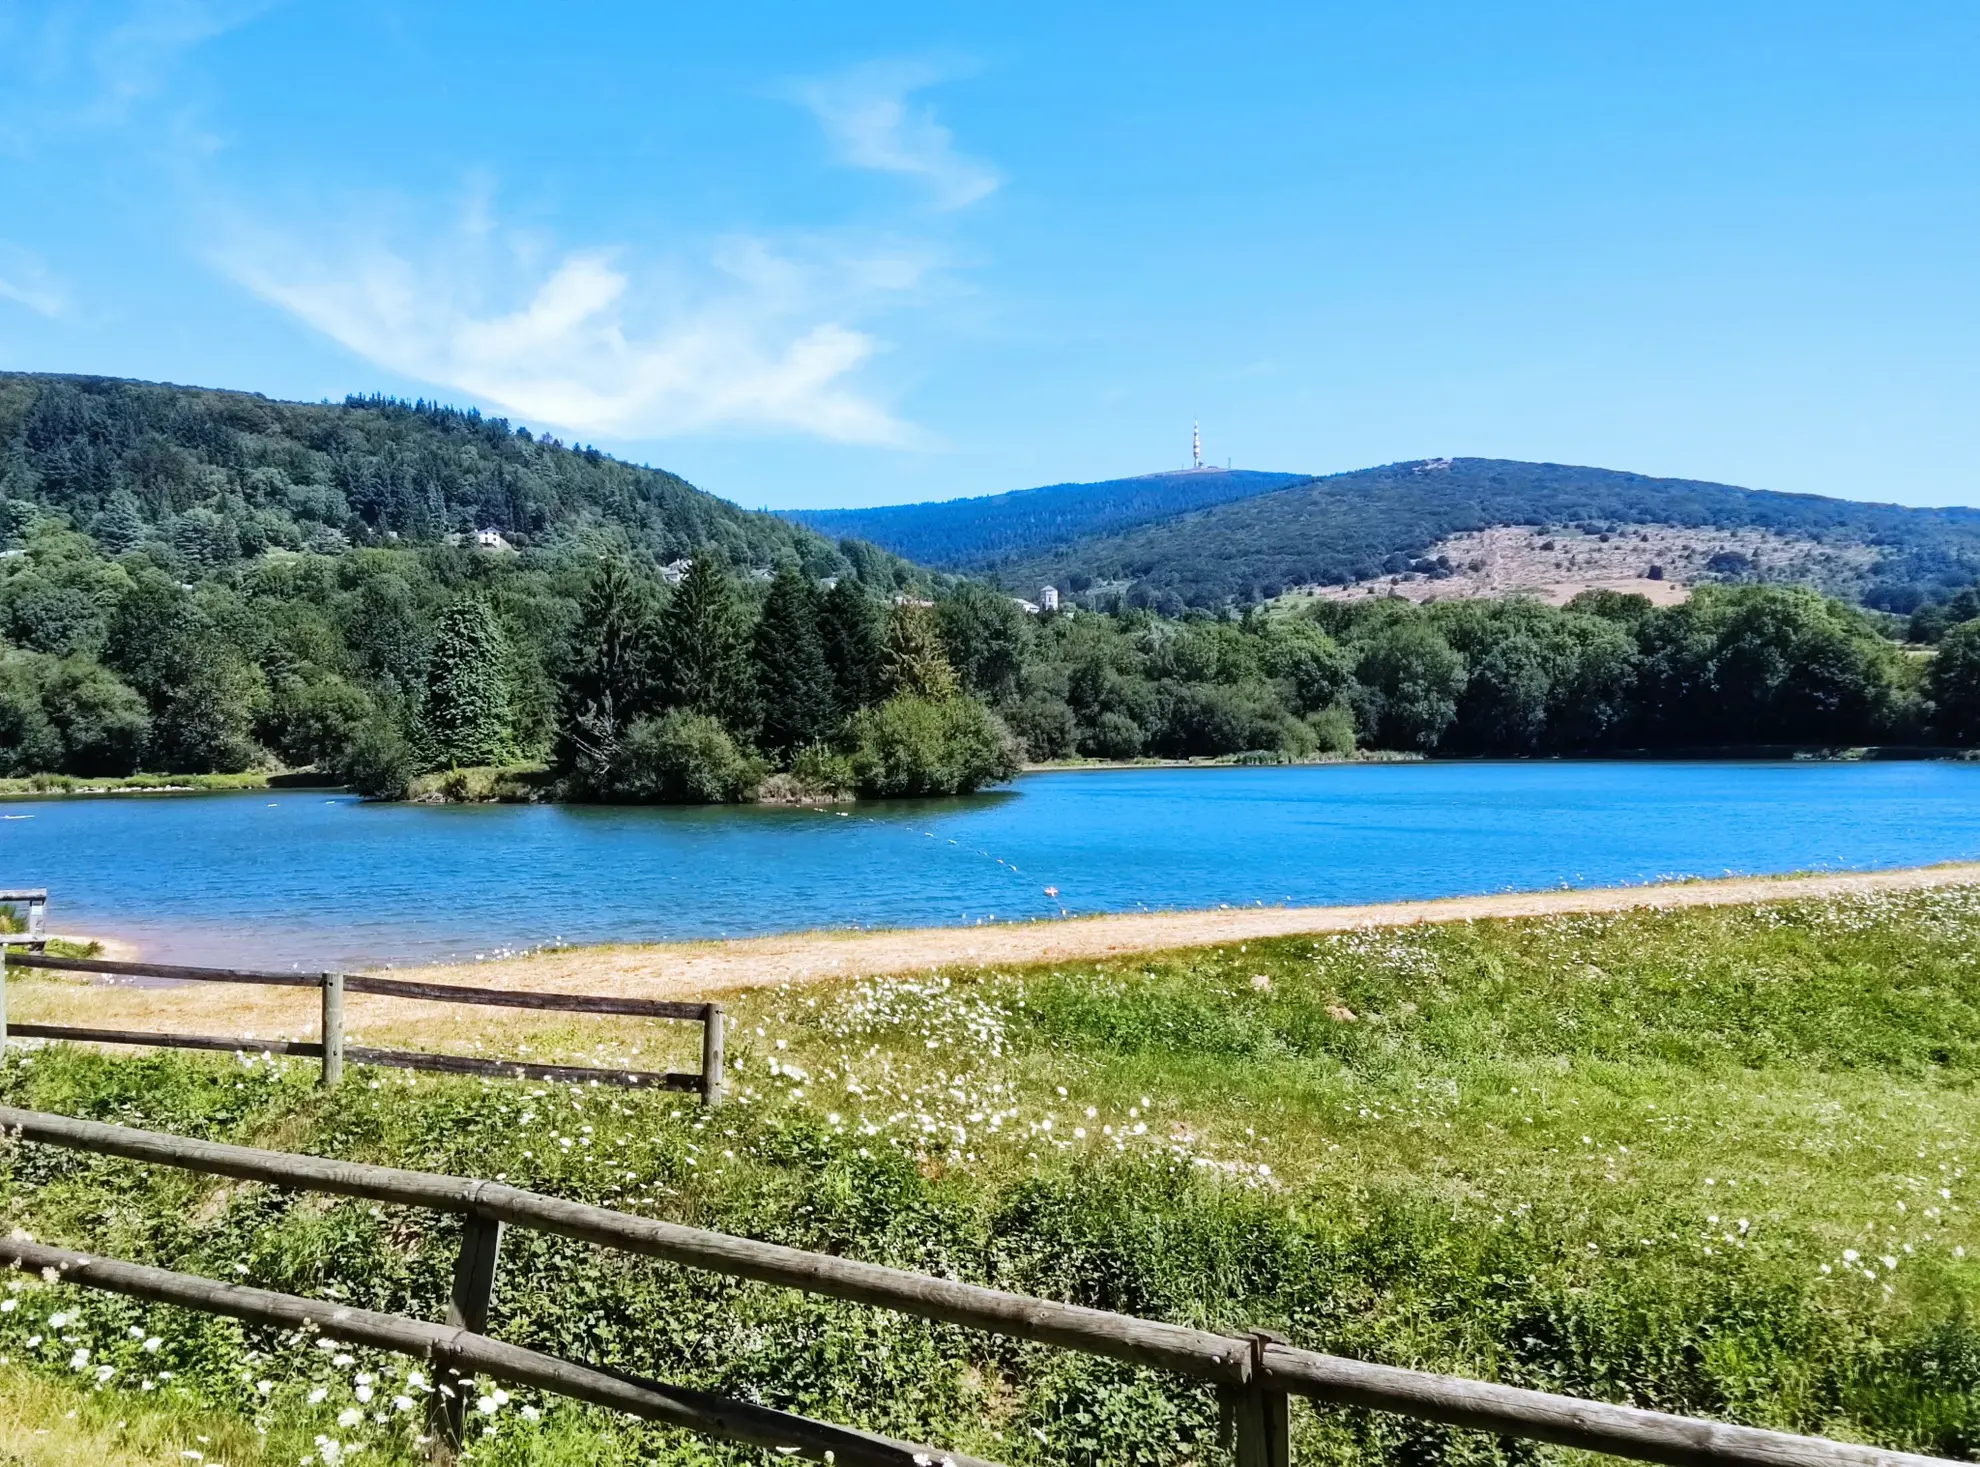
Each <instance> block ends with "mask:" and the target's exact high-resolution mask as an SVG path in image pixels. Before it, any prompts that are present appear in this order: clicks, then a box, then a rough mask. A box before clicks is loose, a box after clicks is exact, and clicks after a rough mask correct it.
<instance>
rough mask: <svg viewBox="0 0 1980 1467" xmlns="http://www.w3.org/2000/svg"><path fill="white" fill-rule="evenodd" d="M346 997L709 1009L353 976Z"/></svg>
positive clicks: (656, 1012) (573, 1009)
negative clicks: (349, 995) (377, 996)
mask: <svg viewBox="0 0 1980 1467" xmlns="http://www.w3.org/2000/svg"><path fill="white" fill-rule="evenodd" d="M344 991H345V992H346V993H375V994H378V995H380V996H381V997H385V998H419V999H431V1000H433V1001H434V1002H436V1003H469V1004H486V1005H489V1006H491V1007H495V1008H508V1009H549V1010H552V1011H555V1012H558V1013H572V1014H621V1015H625V1016H627V1017H630V1018H636V1019H696V1020H698V1019H700V1018H701V1016H702V1012H703V1011H704V1010H705V1009H706V1008H707V1007H708V1005H706V1004H699V1003H674V1002H672V1001H670V1000H666V999H658V998H612V997H608V996H606V995H604V994H589V993H529V992H525V991H523V990H521V989H513V988H472V987H469V986H467V985H466V984H460V983H415V982H413V981H412V980H410V979H406V978H375V977H372V976H371V975H369V974H364V973H352V974H350V975H349V976H347V977H346V978H345V979H344Z"/></svg>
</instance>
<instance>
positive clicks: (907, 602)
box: [894, 591, 935, 606]
mask: <svg viewBox="0 0 1980 1467" xmlns="http://www.w3.org/2000/svg"><path fill="white" fill-rule="evenodd" d="M934 604H935V603H934V602H933V601H927V600H924V599H923V598H921V597H919V596H910V595H908V594H907V593H906V592H905V591H903V592H902V593H901V594H900V595H898V596H896V597H895V598H894V605H896V606H933V605H934Z"/></svg>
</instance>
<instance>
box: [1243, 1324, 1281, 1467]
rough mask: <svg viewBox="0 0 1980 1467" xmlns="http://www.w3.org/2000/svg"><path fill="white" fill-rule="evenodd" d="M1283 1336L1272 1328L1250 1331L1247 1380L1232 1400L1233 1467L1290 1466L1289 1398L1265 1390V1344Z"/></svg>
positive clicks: (1276, 1343)
mask: <svg viewBox="0 0 1980 1467" xmlns="http://www.w3.org/2000/svg"><path fill="white" fill-rule="evenodd" d="M1285 1343H1286V1337H1285V1336H1284V1335H1282V1334H1279V1333H1277V1332H1275V1331H1273V1330H1269V1329H1255V1330H1253V1331H1251V1380H1250V1382H1249V1383H1248V1384H1246V1385H1245V1386H1243V1387H1242V1388H1241V1389H1240V1390H1238V1391H1237V1392H1236V1393H1235V1397H1236V1399H1235V1400H1234V1401H1232V1403H1231V1405H1232V1414H1233V1417H1234V1423H1233V1424H1234V1425H1235V1426H1236V1428H1237V1467H1291V1463H1292V1409H1291V1408H1292V1398H1291V1397H1290V1396H1288V1395H1287V1394H1286V1393H1285V1392H1284V1391H1275V1390H1270V1389H1267V1388H1266V1387H1265V1386H1264V1385H1263V1384H1262V1382H1263V1380H1264V1378H1265V1347H1266V1346H1267V1345H1268V1344H1271V1345H1283V1344H1285Z"/></svg>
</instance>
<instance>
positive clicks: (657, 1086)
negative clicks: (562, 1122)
mask: <svg viewBox="0 0 1980 1467" xmlns="http://www.w3.org/2000/svg"><path fill="white" fill-rule="evenodd" d="M9 967H14V968H46V969H53V970H55V971H57V972H65V973H104V974H111V975H115V976H118V977H126V978H158V979H165V980H168V981H171V982H178V983H247V984H257V985H261V986H264V987H276V988H315V989H318V990H320V991H321V993H322V998H323V1010H322V1014H323V1017H322V1025H321V1028H320V1029H319V1031H318V1038H317V1039H315V1040H313V1041H311V1040H300V1039H254V1038H250V1037H248V1036H246V1035H224V1034H171V1033H156V1032H150V1031H144V1030H133V1029H91V1028H81V1027H78V1026H76V1025H73V1024H15V1025H13V1026H12V1028H11V1031H10V1029H9V1026H8V1023H7V969H8V968H9ZM347 993H372V994H377V995H379V996H381V997H385V998H411V999H423V1000H430V1001H432V1002H434V1003H462V1004H485V1005H491V1006H494V1007H498V1008H511V1009H539V1010H550V1011H554V1012H558V1013H573V1014H618V1015H621V1016H625V1017H630V1018H640V1019H686V1020H690V1021H692V1022H694V1023H698V1024H700V1025H701V1073H699V1074H683V1073H678V1072H671V1071H670V1072H667V1073H664V1074H662V1073H657V1072H653V1071H648V1070H625V1069H609V1068H605V1067H602V1066H596V1065H546V1064H538V1063H535V1062H533V1061H529V1060H507V1059H503V1060H494V1059H482V1058H479V1057H476V1056H470V1055H457V1054H435V1053H432V1052H430V1051H427V1050H413V1049H369V1048H365V1047H363V1046H360V1045H347V1044H345V1043H344V995H345V994H347ZM9 1032H12V1033H13V1034H15V1035H18V1036H19V1037H21V1038H23V1039H67V1040H73V1041H76V1042H78V1043H84V1044H140V1045H152V1046H157V1047H160V1048H166V1049H216V1050H222V1051H225V1052H227V1053H233V1052H235V1051H245V1052H247V1053H250V1054H260V1053H264V1052H265V1053H268V1054H292V1055H302V1056H308V1057H311V1058H315V1059H320V1060H321V1061H322V1062H323V1083H324V1084H325V1085H329V1086H335V1085H337V1084H339V1083H341V1082H342V1080H343V1077H344V1061H346V1060H349V1061H350V1062H351V1063H352V1064H358V1065H387V1066H391V1067H393V1068H396V1069H402V1070H439V1071H443V1072H445V1073H447V1074H452V1075H496V1076H508V1077H513V1078H517V1079H528V1080H561V1081H568V1082H571V1083H574V1084H583V1083H586V1082H588V1081H596V1082H597V1083H598V1084H601V1085H629V1086H635V1087H637V1088H640V1089H646V1090H687V1091H693V1092H695V1093H696V1094H698V1095H700V1096H701V1099H702V1103H703V1104H704V1105H719V1104H720V1103H721V1100H722V1066H723V1018H722V1006H721V1005H720V1004H713V1003H668V1002H665V1001H663V1000H660V999H651V998H609V997H605V996H603V995H592V994H580V993H524V992H518V991H515V990H512V989H506V988H472V987H468V986H466V985H463V984H456V983H414V982H411V981H409V980H407V979H403V978H375V977H370V976H367V975H364V974H359V973H257V972H253V971H250V970H247V969H238V968H185V967H178V966H175V965H172V964H168V963H126V962H113V961H111V960H109V959H106V958H63V957H50V956H48V955H46V954H42V953H9V952H7V951H6V949H5V948H4V947H0V1048H4V1046H5V1044H6V1042H7V1036H8V1034H9Z"/></svg>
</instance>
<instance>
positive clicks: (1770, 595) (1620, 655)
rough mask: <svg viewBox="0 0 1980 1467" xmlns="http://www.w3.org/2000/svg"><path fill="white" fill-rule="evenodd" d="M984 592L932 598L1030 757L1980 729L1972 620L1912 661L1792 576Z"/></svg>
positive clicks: (1663, 743)
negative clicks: (1442, 591) (1651, 582)
mask: <svg viewBox="0 0 1980 1467" xmlns="http://www.w3.org/2000/svg"><path fill="white" fill-rule="evenodd" d="M993 603H994V598H991V597H989V596H987V595H985V594H983V593H981V592H979V591H976V590H974V589H969V588H964V589H961V590H959V591H958V592H956V593H955V594H954V595H952V596H951V597H949V598H948V599H947V600H945V601H944V602H943V603H942V605H941V606H940V608H938V609H939V611H940V612H941V614H942V624H943V626H944V628H945V629H946V630H947V631H948V632H949V635H950V636H951V638H952V640H953V642H954V644H955V650H954V653H953V660H954V661H955V664H956V666H957V667H958V668H961V669H966V670H967V680H968V686H970V687H971V689H972V690H973V691H976V692H978V693H979V694H980V695H982V696H985V697H987V698H989V699H990V700H991V701H992V702H993V703H994V704H995V705H996V706H997V707H998V708H999V709H1000V710H1001V711H1002V713H1003V715H1004V717H1005V718H1006V719H1007V721H1008V722H1009V723H1010V725H1011V727H1012V728H1013V729H1014V730H1015V731H1016V732H1017V733H1018V735H1019V736H1020V737H1021V738H1022V739H1023V740H1024V741H1025V744H1026V746H1027V748H1028V749H1029V751H1030V752H1031V754H1032V755H1033V757H1039V758H1043V757H1059V756H1073V755H1081V756H1089V757H1096V758H1128V757H1135V756H1142V755H1160V756H1171V757H1181V756H1201V755H1226V754H1247V753H1251V754H1262V755H1267V756H1279V757H1300V756H1305V755H1309V754H1313V753H1316V752H1323V751H1329V750H1333V751H1342V752H1345V751H1346V750H1348V749H1350V748H1352V747H1355V746H1356V745H1359V746H1360V747H1363V748H1373V749H1388V750H1398V751H1415V752H1422V753H1443V754H1477V755H1534V754H1576V753H1601V752H1606V751H1618V750H1636V749H1683V748H1730V747H1742V746H1745V747H1750V746H1755V745H1796V746H1818V747H1821V746H1827V747H1834V746H1848V745H1857V744H1865V743H1873V742H1918V741H1940V742H1966V741H1969V740H1971V739H1973V738H1974V737H1976V736H1980V622H1974V623H1969V624H1967V626H1970V627H1971V630H1970V631H1969V630H1967V628H1966V627H1961V628H1960V629H1959V632H1958V634H1957V636H1949V637H1948V639H1947V642H1946V644H1944V645H1943V647H1942V651H1941V655H1940V656H1939V657H1938V658H1937V659H1928V658H1924V657H1921V656H1920V655H1918V654H1916V653H1913V652H1909V651H1907V650H1906V649H1905V648H1904V647H1902V646H1900V645H1899V644H1896V643H1894V642H1892V641H1890V640H1889V639H1887V638H1886V637H1884V636H1883V635H1882V634H1881V632H1880V631H1879V629H1878V626H1877V624H1876V623H1875V622H1874V621H1873V620H1872V619H1871V618H1870V617H1869V616H1867V615H1866V614H1865V613H1863V612H1861V611H1859V610H1856V609H1854V608H1851V607H1848V606H1845V605H1843V604H1842V603H1840V602H1837V601H1834V600H1830V599H1828V598H1825V597H1822V596H1819V595H1817V594H1815V593H1814V592H1812V591H1806V590H1800V589H1794V588H1785V587H1776V586H1737V587H1733V586H1727V587H1706V588H1703V589H1701V590H1699V591H1698V592H1697V593H1695V594H1694V595H1693V596H1692V597H1691V598H1690V599H1689V600H1688V601H1686V602H1685V603H1683V604H1682V605H1678V606H1673V607H1668V608H1655V607H1652V606H1651V604H1650V603H1649V602H1648V601H1647V600H1645V599H1644V598H1642V597H1640V596H1626V595H1619V594H1617V593H1613V592H1593V593H1588V594H1585V595H1583V596H1581V597H1578V598H1576V600H1575V601H1573V602H1571V603H1570V604H1569V605H1568V606H1567V607H1565V608H1560V609H1556V608H1552V607H1548V606H1545V605H1542V604H1540V603H1538V602H1534V601H1530V600H1524V599H1507V600H1500V601H1449V602H1440V603H1433V604H1430V605H1425V606H1418V605H1415V604H1413V603H1411V602H1408V601H1404V600H1401V599H1398V598H1390V597H1367V598H1360V599H1356V600H1352V601H1337V602H1318V603H1313V604H1311V605H1310V606H1309V608H1308V609H1307V610H1305V611H1303V612H1301V613H1298V614H1290V615H1288V614H1266V613H1263V612H1259V611H1253V612H1249V613H1247V614H1245V615H1242V616H1211V615H1198V616H1193V617H1186V618H1183V619H1180V620H1177V619H1170V618H1165V617H1162V616H1159V615H1157V614H1155V613H1153V612H1148V611H1130V612H1126V613H1123V614H1120V615H1112V616H1103V615H1093V614H1088V613H1082V614H1080V615H1078V616H1074V617H1066V616H1055V617H1046V618H1043V619H1041V620H1039V621H1038V622H1037V623H1036V624H1035V625H1032V624H1031V619H1030V618H1025V617H1022V616H1010V615H1006V614H1003V613H1001V612H997V613H995V614H991V608H992V606H993ZM991 627H994V628H996V630H995V631H994V632H992V631H990V630H989V628H991ZM1948 652H1950V653H1951V654H1952V655H1950V656H1949V655H1947V653H1948ZM1969 710H1970V711H1969Z"/></svg>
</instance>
